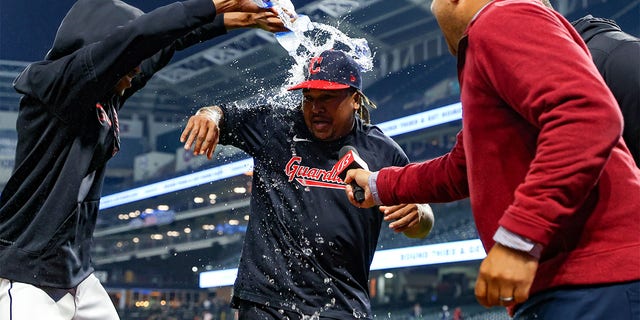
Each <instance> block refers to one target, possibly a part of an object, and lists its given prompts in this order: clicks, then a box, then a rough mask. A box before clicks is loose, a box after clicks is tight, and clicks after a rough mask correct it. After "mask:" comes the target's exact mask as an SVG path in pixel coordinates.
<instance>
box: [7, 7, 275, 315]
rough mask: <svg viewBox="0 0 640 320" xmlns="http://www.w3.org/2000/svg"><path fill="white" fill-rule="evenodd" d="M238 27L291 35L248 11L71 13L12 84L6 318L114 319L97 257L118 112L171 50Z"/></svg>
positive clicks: (271, 16) (270, 18)
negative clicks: (14, 136)
mask: <svg viewBox="0 0 640 320" xmlns="http://www.w3.org/2000/svg"><path fill="white" fill-rule="evenodd" d="M223 13H227V14H223ZM236 27H261V28H263V29H266V30H269V31H283V30H284V26H283V25H282V23H281V21H280V20H279V19H278V18H277V15H275V13H273V12H270V11H267V10H266V9H260V8H258V7H257V6H256V5H255V4H254V3H253V2H252V1H251V0H188V1H184V2H176V3H173V4H169V5H167V6H164V7H160V8H157V9H155V10H153V11H151V12H149V13H147V14H145V13H143V12H142V11H141V10H139V9H137V8H135V7H133V6H130V5H128V4H126V3H124V2H122V1H119V0H79V1H77V2H76V3H75V4H74V5H73V6H72V8H71V9H70V10H69V12H68V13H67V15H66V16H65V18H64V20H63V21H62V23H61V25H60V27H59V29H58V31H57V34H56V37H55V40H54V43H53V46H52V48H51V50H50V51H49V52H48V53H47V55H46V57H45V59H44V60H43V61H39V62H35V63H32V64H30V65H29V66H27V68H26V69H25V70H24V71H23V72H22V73H21V74H20V75H19V76H18V78H17V79H16V80H15V82H14V87H15V90H16V91H17V92H19V93H20V94H22V99H21V101H20V111H19V113H18V119H17V124H16V127H17V131H18V144H17V149H16V157H15V163H16V165H15V168H14V170H13V173H12V176H11V178H10V179H9V181H8V182H7V184H6V187H5V188H4V190H3V191H2V195H1V198H0V318H2V319H11V320H16V319H17V320H27V319H29V320H32V319H55V320H62V319H95V320H109V319H118V314H117V312H116V309H115V307H114V306H113V303H112V302H111V300H110V298H109V296H108V295H107V293H106V291H105V290H104V288H103V287H102V285H101V284H100V282H99V281H98V279H97V278H96V277H95V276H94V275H93V270H94V269H93V267H92V263H91V256H90V248H91V242H92V235H93V231H94V228H95V223H96V216H97V214H98V208H99V201H100V194H101V188H102V182H103V180H104V173H105V166H106V163H107V161H108V160H109V159H110V158H111V157H113V156H114V155H115V154H116V152H117V151H118V150H119V149H120V140H119V127H118V111H119V110H120V108H121V107H122V105H123V104H124V102H125V101H126V100H127V99H128V98H129V97H130V96H131V95H132V94H133V93H135V92H136V91H138V90H139V89H141V88H142V87H143V86H144V85H145V84H146V83H147V81H148V80H149V79H150V78H151V76H152V75H153V74H154V73H155V72H157V71H158V70H160V69H161V68H162V67H164V66H165V65H167V64H168V62H169V61H170V59H171V57H172V56H173V54H174V52H175V51H176V50H181V49H184V48H186V47H188V46H191V45H193V44H196V43H199V42H201V41H205V40H208V39H211V38H213V37H216V36H219V35H222V34H224V33H226V31H227V28H236Z"/></svg>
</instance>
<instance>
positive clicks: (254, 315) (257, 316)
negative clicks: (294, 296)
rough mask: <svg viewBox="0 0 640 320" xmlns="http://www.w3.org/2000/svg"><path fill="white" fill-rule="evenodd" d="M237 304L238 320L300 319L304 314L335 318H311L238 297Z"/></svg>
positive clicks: (321, 319)
mask: <svg viewBox="0 0 640 320" xmlns="http://www.w3.org/2000/svg"><path fill="white" fill-rule="evenodd" d="M237 306H238V320H301V319H303V316H306V318H305V319H318V320H329V319H331V320H335V319H334V318H326V317H322V316H320V317H313V318H311V316H313V315H310V314H309V315H303V314H302V313H297V312H293V311H288V310H283V309H279V308H274V307H270V306H265V305H262V304H257V303H253V302H251V301H247V300H240V299H238V300H237Z"/></svg>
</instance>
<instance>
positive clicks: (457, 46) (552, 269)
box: [345, 0, 640, 320]
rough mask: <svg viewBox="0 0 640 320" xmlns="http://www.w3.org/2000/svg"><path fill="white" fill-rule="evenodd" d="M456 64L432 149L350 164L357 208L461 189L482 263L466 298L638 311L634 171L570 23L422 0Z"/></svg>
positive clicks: (611, 104) (563, 313) (564, 310)
mask: <svg viewBox="0 0 640 320" xmlns="http://www.w3.org/2000/svg"><path fill="white" fill-rule="evenodd" d="M431 11H432V12H433V14H434V16H435V17H436V19H437V21H438V24H439V26H440V28H441V29H442V32H443V34H444V37H445V40H446V42H447V44H448V46H449V50H450V51H451V53H452V54H453V55H455V56H457V60H458V76H459V81H460V87H461V93H460V94H461V97H460V99H461V102H462V106H463V115H462V130H461V132H460V133H459V134H458V137H457V138H458V139H457V142H456V144H455V146H454V147H453V148H452V150H451V151H450V152H449V153H447V154H446V155H444V156H442V157H439V158H436V159H432V160H429V161H426V162H423V163H415V164H410V165H408V166H405V167H388V168H383V169H381V170H379V171H378V172H374V173H371V172H367V171H364V170H361V169H359V170H350V171H349V173H348V176H347V177H346V179H345V182H346V183H350V182H351V181H353V180H355V182H356V183H357V184H359V185H360V186H362V187H364V189H365V196H366V199H365V201H364V202H363V203H357V202H356V201H354V198H353V192H352V189H351V188H350V187H347V190H346V192H347V196H348V197H349V200H350V201H351V203H352V204H353V205H355V206H358V207H368V206H373V205H376V204H384V205H392V204H395V203H402V202H409V203H413V202H429V203H430V202H448V201H454V200H459V199H463V198H466V197H470V200H471V205H472V211H473V215H474V219H475V222H476V226H477V229H478V233H479V235H480V238H481V240H482V242H483V245H484V247H485V250H486V252H487V257H486V258H485V259H484V261H483V262H482V263H481V265H480V270H479V273H478V278H477V282H476V288H475V293H476V298H477V299H478V301H479V303H480V304H482V305H484V306H486V307H491V306H497V305H503V306H507V307H508V308H509V311H510V313H511V315H513V316H514V317H515V318H516V319H533V318H536V319H545V320H548V319H563V320H565V319H586V318H588V319H607V318H609V319H639V318H640V302H639V301H640V300H639V299H638V297H639V296H640V233H639V232H638V230H640V201H638V199H640V170H639V169H638V167H636V165H635V163H634V161H633V158H632V157H631V154H630V153H629V150H628V149H627V148H626V146H625V145H624V142H623V140H622V138H621V133H622V127H623V125H622V116H621V113H620V110H619V108H618V105H617V103H616V100H615V98H614V97H613V95H612V93H611V91H610V90H609V89H608V88H607V86H606V84H605V83H604V81H603V79H602V77H601V76H600V75H599V74H598V70H597V69H596V67H595V65H594V64H593V62H592V60H591V56H590V55H589V51H588V49H587V46H586V45H585V43H584V42H583V40H582V39H581V37H580V35H579V34H578V33H577V31H576V30H575V29H574V28H573V27H572V26H571V24H570V23H569V22H568V21H567V20H566V19H565V18H563V17H562V16H561V15H560V14H559V13H557V12H555V11H553V10H551V9H549V8H546V7H545V6H544V5H543V4H542V3H540V1H534V0H494V1H490V0H434V1H433V2H432V5H431Z"/></svg>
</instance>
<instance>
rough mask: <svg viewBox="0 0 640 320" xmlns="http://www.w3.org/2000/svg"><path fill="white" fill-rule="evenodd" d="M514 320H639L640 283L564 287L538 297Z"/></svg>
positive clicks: (521, 309)
mask: <svg viewBox="0 0 640 320" xmlns="http://www.w3.org/2000/svg"><path fill="white" fill-rule="evenodd" d="M513 318H514V320H532V319H544V320H591V319H593V320H601V319H604V320H614V319H615V320H640V281H633V282H625V283H619V284H613V285H606V286H590V287H584V286H580V287H571V288H561V289H555V290H550V291H545V292H541V293H539V294H535V295H533V296H531V297H530V298H529V300H527V301H526V302H525V303H524V304H522V306H520V307H519V308H518V310H517V311H516V313H515V315H514V317H513Z"/></svg>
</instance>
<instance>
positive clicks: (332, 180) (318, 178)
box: [284, 156, 345, 189]
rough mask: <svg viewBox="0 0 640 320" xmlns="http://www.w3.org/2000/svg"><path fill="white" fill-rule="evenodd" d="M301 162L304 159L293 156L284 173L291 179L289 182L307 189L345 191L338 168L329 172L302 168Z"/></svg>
mask: <svg viewBox="0 0 640 320" xmlns="http://www.w3.org/2000/svg"><path fill="white" fill-rule="evenodd" d="M300 162H302V157H298V156H293V157H291V159H290V160H289V162H288V163H287V166H286V168H285V170H284V172H285V173H286V174H287V177H289V182H292V181H293V180H296V181H297V182H298V183H299V184H301V185H303V186H305V187H318V188H330V189H344V187H345V185H344V182H343V181H342V179H340V178H339V177H338V173H339V171H338V170H337V168H336V166H334V167H333V168H331V170H330V171H327V170H324V169H318V168H311V167H306V166H301V165H300Z"/></svg>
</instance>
